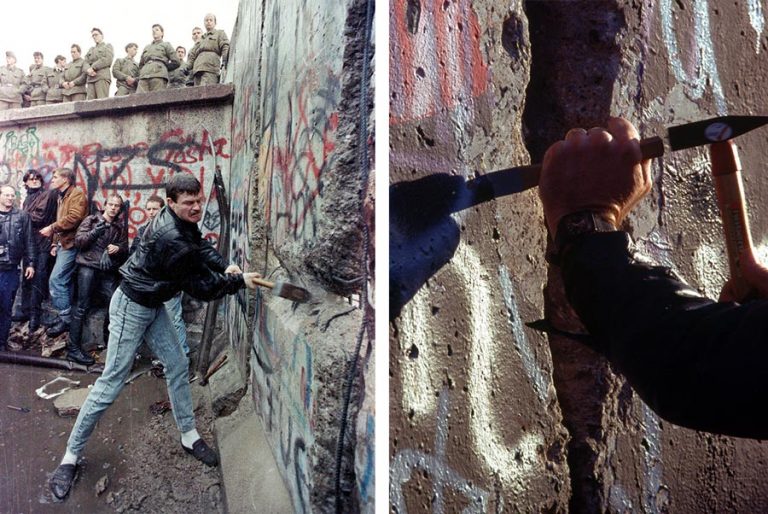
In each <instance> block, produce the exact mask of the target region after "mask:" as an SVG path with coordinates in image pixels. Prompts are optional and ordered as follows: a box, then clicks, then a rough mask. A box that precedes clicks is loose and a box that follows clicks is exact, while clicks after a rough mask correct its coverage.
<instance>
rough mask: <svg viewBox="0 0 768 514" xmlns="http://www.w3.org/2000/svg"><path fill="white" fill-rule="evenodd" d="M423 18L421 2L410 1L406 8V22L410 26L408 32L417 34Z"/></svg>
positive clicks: (416, 0)
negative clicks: (420, 19)
mask: <svg viewBox="0 0 768 514" xmlns="http://www.w3.org/2000/svg"><path fill="white" fill-rule="evenodd" d="M420 17H421V2H420V1H419V0H408V3H407V4H406V6H405V21H406V24H407V25H408V32H410V33H411V34H416V31H418V30H419V18H420Z"/></svg>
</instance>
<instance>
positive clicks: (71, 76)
mask: <svg viewBox="0 0 768 514" xmlns="http://www.w3.org/2000/svg"><path fill="white" fill-rule="evenodd" d="M84 66H85V60H84V59H83V58H82V57H81V58H80V59H78V60H76V61H72V62H71V63H69V64H67V67H66V68H64V74H63V75H62V78H61V80H62V82H73V83H74V85H75V86H74V87H72V88H69V89H63V90H62V93H61V94H62V95H64V96H72V95H76V94H78V93H83V94H85V78H86V76H87V75H86V74H85V70H87V69H88V68H84Z"/></svg>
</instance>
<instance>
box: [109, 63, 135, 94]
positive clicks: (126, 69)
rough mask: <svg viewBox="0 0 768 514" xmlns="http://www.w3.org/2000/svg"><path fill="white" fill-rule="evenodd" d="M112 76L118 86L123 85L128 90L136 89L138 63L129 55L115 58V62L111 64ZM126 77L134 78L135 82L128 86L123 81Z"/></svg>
mask: <svg viewBox="0 0 768 514" xmlns="http://www.w3.org/2000/svg"><path fill="white" fill-rule="evenodd" d="M112 76H113V77H115V80H116V81H117V87H118V88H120V87H124V88H125V89H128V90H130V91H136V87H137V86H138V78H139V65H138V64H136V61H134V60H133V59H131V58H130V57H123V58H122V59H115V64H113V65H112ZM128 77H133V78H135V79H136V82H134V83H133V85H132V86H129V85H128V83H127V82H126V81H125V79H127V78H128Z"/></svg>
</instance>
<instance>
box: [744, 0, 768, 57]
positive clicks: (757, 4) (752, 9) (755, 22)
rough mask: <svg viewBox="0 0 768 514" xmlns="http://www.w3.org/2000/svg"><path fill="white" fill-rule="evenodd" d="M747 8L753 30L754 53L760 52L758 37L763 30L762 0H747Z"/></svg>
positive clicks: (761, 34)
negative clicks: (755, 35)
mask: <svg viewBox="0 0 768 514" xmlns="http://www.w3.org/2000/svg"><path fill="white" fill-rule="evenodd" d="M747 9H748V11H749V24H750V25H752V28H753V29H754V30H755V33H756V34H757V37H755V53H756V54H759V53H760V38H761V37H762V36H763V30H765V19H764V18H763V4H762V0H747Z"/></svg>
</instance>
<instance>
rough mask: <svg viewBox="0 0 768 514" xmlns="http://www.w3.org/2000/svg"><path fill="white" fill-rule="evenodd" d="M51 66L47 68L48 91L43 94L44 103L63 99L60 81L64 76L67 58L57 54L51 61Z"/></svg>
mask: <svg viewBox="0 0 768 514" xmlns="http://www.w3.org/2000/svg"><path fill="white" fill-rule="evenodd" d="M53 62H54V63H55V65H54V67H53V68H48V93H47V94H46V95H45V104H46V105H48V104H60V103H61V102H63V101H64V97H63V96H62V94H61V93H62V87H61V81H62V79H63V76H64V69H65V68H66V66H67V58H66V57H64V56H63V55H57V56H56V59H54V61H53Z"/></svg>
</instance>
